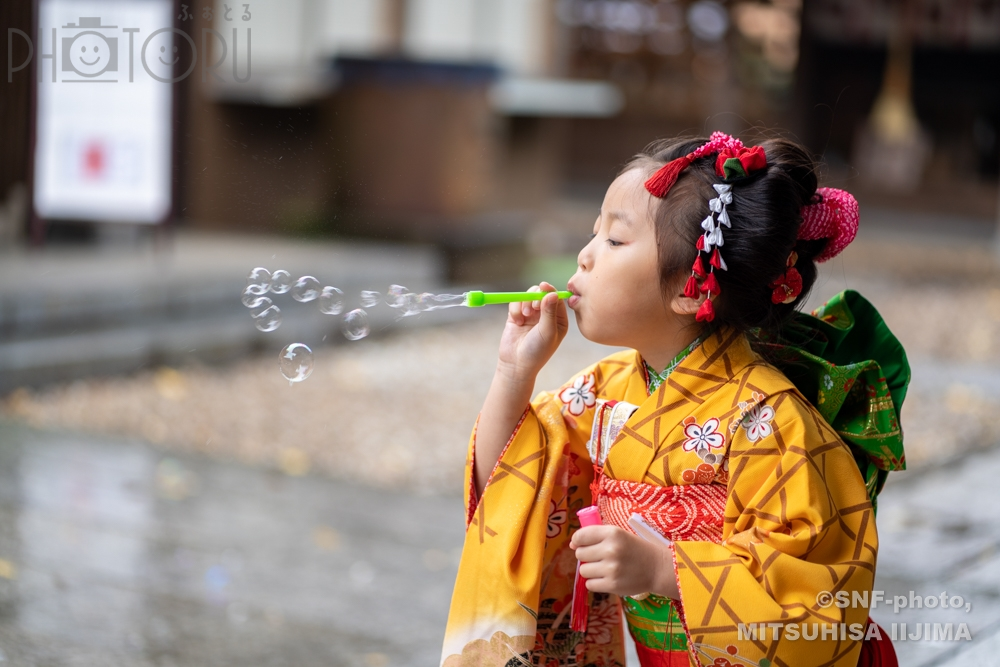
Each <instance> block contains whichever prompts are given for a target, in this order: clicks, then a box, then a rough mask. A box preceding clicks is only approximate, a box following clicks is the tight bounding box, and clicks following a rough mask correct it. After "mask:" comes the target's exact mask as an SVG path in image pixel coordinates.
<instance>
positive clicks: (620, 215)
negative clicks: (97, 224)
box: [608, 210, 632, 227]
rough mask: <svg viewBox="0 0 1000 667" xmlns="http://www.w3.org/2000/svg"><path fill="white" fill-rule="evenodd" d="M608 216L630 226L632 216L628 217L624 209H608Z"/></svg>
mask: <svg viewBox="0 0 1000 667" xmlns="http://www.w3.org/2000/svg"><path fill="white" fill-rule="evenodd" d="M608 217H609V218H613V219H615V220H621V221H622V222H624V223H625V224H626V225H628V226H629V227H631V226H632V218H630V217H629V215H628V213H626V212H625V211H618V210H614V211H608Z"/></svg>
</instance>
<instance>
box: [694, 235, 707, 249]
mask: <svg viewBox="0 0 1000 667" xmlns="http://www.w3.org/2000/svg"><path fill="white" fill-rule="evenodd" d="M694 247H695V248H697V249H698V250H699V252H700V251H703V250H705V235H704V234H702V235H701V236H699V237H698V242H697V243H695V244H694Z"/></svg>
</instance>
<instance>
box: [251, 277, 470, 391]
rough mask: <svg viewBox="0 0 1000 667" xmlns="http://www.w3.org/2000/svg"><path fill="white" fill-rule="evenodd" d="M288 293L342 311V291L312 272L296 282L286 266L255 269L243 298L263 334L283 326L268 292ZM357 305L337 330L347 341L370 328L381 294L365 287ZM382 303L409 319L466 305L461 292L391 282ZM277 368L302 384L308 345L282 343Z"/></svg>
mask: <svg viewBox="0 0 1000 667" xmlns="http://www.w3.org/2000/svg"><path fill="white" fill-rule="evenodd" d="M289 292H290V293H291V296H292V298H293V299H295V300H296V301H298V302H300V303H309V302H310V301H317V300H318V301H319V310H320V312H321V313H323V314H325V315H340V314H341V313H343V312H344V303H345V299H344V293H343V292H342V291H341V290H339V289H337V288H336V287H332V286H330V285H327V286H326V287H322V286H321V283H320V282H319V280H317V279H316V278H314V277H313V276H302V277H301V278H299V279H298V280H296V281H295V282H294V283H293V282H292V276H291V274H290V273H289V272H288V271H285V270H284V269H278V270H277V271H275V272H274V273H271V272H270V271H268V270H267V269H265V268H264V267H257V268H255V269H253V270H252V271H250V273H249V274H248V275H247V284H246V287H245V288H244V289H243V294H242V297H241V300H242V302H243V305H244V306H246V307H247V308H248V309H249V310H250V315H251V316H252V317H253V320H254V325H255V326H256V327H257V328H258V329H259V330H261V331H263V332H270V331H274V330H275V329H277V328H278V327H279V326H281V309H280V308H278V306H276V305H274V302H273V300H272V299H271V297H269V296H266V295H267V294H286V293H289ZM360 302H361V306H362V307H361V308H355V309H354V310H351V311H349V312H347V313H346V314H344V316H343V317H342V318H341V321H340V329H341V332H342V333H343V334H344V337H345V338H347V339H348V340H361V339H362V338H364V337H366V336H367V335H368V334H369V333H370V332H371V326H370V325H369V323H368V312H367V311H366V310H365V308H374V307H375V306H377V305H379V303H381V302H382V295H381V294H380V293H379V292H375V291H372V290H363V291H362V292H361V295H360ZM385 303H386V305H388V306H389V307H390V308H394V309H397V310H398V311H399V312H400V315H399V316H400V317H401V318H402V317H411V316H413V315H419V314H420V313H422V312H425V311H430V310H439V309H441V308H453V307H455V306H464V305H466V295H465V294H431V293H429V292H424V293H423V294H415V293H413V292H410V291H409V290H407V289H406V288H405V287H403V286H402V285H390V286H389V290H388V291H387V292H386V295H385ZM278 368H279V369H280V370H281V374H282V375H283V376H284V377H285V378H286V379H287V380H288V381H289V383H292V384H294V383H296V382H302V381H303V380H305V379H306V378H308V377H309V375H310V374H311V373H312V370H313V353H312V350H311V349H310V348H309V346H308V345H305V344H303V343H292V344H290V345H287V346H285V348H284V349H282V350H281V353H280V354H279V355H278Z"/></svg>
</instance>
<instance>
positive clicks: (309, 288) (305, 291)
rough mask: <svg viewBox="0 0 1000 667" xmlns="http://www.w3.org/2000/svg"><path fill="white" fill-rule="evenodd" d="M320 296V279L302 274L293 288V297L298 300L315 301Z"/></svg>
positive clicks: (304, 301)
mask: <svg viewBox="0 0 1000 667" xmlns="http://www.w3.org/2000/svg"><path fill="white" fill-rule="evenodd" d="M318 297H319V281H318V280H316V279H315V278H313V277H312V276H302V277H301V278H299V279H298V280H296V281H295V287H293V288H292V298H293V299H295V300H296V301H301V302H302V303H306V302H307V301H315V300H316V299H317V298H318Z"/></svg>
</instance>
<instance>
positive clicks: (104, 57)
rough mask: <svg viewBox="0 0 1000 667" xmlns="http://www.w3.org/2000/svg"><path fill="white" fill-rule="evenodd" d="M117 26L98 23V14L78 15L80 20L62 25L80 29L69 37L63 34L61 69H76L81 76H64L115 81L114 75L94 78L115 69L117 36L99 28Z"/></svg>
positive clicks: (116, 66)
mask: <svg viewBox="0 0 1000 667" xmlns="http://www.w3.org/2000/svg"><path fill="white" fill-rule="evenodd" d="M117 27H118V26H113V25H101V18H100V17H99V16H81V17H80V18H79V24H75V23H67V24H66V25H64V26H63V28H64V29H70V30H79V31H80V32H78V33H77V34H76V35H74V36H72V37H63V38H62V71H63V72H75V73H76V74H78V75H79V76H82V77H84V78H83V79H63V80H64V81H87V80H92V81H94V80H97V81H111V82H115V81H117V79H97V77H99V76H101V75H102V74H104V73H106V72H117V71H118V38H117V37H109V36H107V35H105V34H103V33H101V32H99V31H100V30H109V29H112V28H117Z"/></svg>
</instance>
